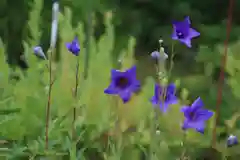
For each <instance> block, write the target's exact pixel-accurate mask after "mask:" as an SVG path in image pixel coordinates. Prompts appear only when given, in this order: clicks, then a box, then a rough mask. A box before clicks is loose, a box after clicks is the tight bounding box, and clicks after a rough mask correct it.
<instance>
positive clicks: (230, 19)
mask: <svg viewBox="0 0 240 160" xmlns="http://www.w3.org/2000/svg"><path fill="white" fill-rule="evenodd" d="M233 4H234V0H229V8H228V22H227V33H226V40H225V43H224V54H223V57H222V63H221V73H220V79H219V83H218V85H219V86H218V94H217V104H216V112H215V115H216V118H215V124H214V128H213V131H212V147H213V148H215V147H216V137H217V135H216V134H217V124H218V121H219V119H220V105H221V102H222V92H223V85H224V72H225V66H226V61H227V51H228V41H229V37H230V32H231V26H232V14H233Z"/></svg>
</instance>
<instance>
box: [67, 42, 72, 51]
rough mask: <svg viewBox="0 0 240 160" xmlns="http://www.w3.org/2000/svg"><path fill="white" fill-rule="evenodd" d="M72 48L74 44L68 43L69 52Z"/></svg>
mask: <svg viewBox="0 0 240 160" xmlns="http://www.w3.org/2000/svg"><path fill="white" fill-rule="evenodd" d="M71 46H72V44H71V43H69V42H68V43H66V48H67V49H68V50H71V48H72V47H71Z"/></svg>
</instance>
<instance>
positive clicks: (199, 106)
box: [181, 97, 213, 134]
mask: <svg viewBox="0 0 240 160" xmlns="http://www.w3.org/2000/svg"><path fill="white" fill-rule="evenodd" d="M203 106H204V104H203V101H202V100H201V98H200V97H199V98H197V99H196V100H195V101H194V102H193V104H192V105H191V106H184V107H182V108H181V111H182V112H183V113H184V117H185V120H184V122H183V125H182V129H183V130H186V129H189V128H193V129H195V130H196V131H197V132H200V133H202V134H203V133H204V129H205V121H206V120H208V119H210V118H211V117H212V116H213V112H212V111H209V110H207V109H204V108H203Z"/></svg>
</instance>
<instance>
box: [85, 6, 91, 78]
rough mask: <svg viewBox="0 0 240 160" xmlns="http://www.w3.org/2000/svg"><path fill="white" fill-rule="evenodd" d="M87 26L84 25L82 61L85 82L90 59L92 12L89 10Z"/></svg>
mask: <svg viewBox="0 0 240 160" xmlns="http://www.w3.org/2000/svg"><path fill="white" fill-rule="evenodd" d="M87 15H88V16H87V24H86V31H87V33H86V41H85V45H86V53H85V60H84V73H83V77H84V79H85V80H86V79H87V78H88V68H89V59H90V46H91V45H90V41H91V35H92V28H93V26H92V11H91V10H89V13H88V14H87Z"/></svg>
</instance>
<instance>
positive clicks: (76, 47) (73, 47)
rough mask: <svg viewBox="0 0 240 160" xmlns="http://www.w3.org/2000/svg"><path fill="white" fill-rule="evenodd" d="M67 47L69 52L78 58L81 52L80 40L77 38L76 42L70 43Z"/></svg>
mask: <svg viewBox="0 0 240 160" xmlns="http://www.w3.org/2000/svg"><path fill="white" fill-rule="evenodd" d="M66 47H67V49H68V51H69V52H71V53H72V54H73V55H75V56H78V55H79V52H80V44H79V42H78V38H77V37H75V38H74V40H73V41H72V42H70V43H66Z"/></svg>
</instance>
